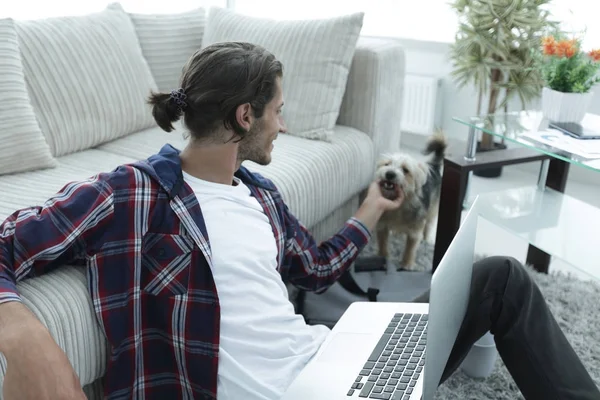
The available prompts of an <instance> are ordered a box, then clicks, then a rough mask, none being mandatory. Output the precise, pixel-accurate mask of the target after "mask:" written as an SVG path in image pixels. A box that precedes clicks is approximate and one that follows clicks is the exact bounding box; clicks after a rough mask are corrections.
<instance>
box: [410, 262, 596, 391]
mask: <svg viewBox="0 0 600 400" xmlns="http://www.w3.org/2000/svg"><path fill="white" fill-rule="evenodd" d="M428 298H429V294H428V293H425V294H424V295H423V296H420V297H419V298H417V299H416V300H415V301H416V302H427V301H428ZM487 331H490V332H491V333H492V334H493V335H494V340H495V342H496V347H497V349H498V353H499V354H500V357H502V360H503V361H504V364H505V365H506V367H507V369H508V371H509V372H510V374H511V375H512V377H513V379H514V380H515V383H516V384H517V386H518V387H519V389H520V390H521V393H522V394H523V396H524V397H525V398H526V399H528V400H530V399H536V400H537V399H543V400H552V399H557V400H558V399H560V400H563V399H573V400H575V399H577V400H588V399H589V400H592V399H594V400H598V399H600V391H599V390H598V387H597V386H596V385H595V384H594V381H593V380H592V378H591V377H590V375H589V373H588V372H587V371H586V369H585V367H584V366H583V364H582V363H581V361H580V360H579V358H578V357H577V354H575V352H574V351H573V348H572V347H571V345H570V344H569V342H568V341H567V338H566V337H565V335H564V334H563V332H562V331H561V329H560V327H559V326H558V324H557V322H556V320H555V319H554V316H553V315H552V313H551V312H550V310H549V309H548V306H547V305H546V302H545V300H544V298H543V297H542V294H541V292H540V290H539V288H538V287H537V285H536V284H535V283H534V282H533V280H532V279H531V278H530V276H529V275H528V273H527V271H525V269H524V267H523V266H522V265H521V264H520V263H519V262H518V261H517V260H515V259H512V258H508V257H490V258H486V259H483V260H481V261H479V262H477V263H475V266H474V269H473V280H472V283H471V297H470V299H469V305H468V307H467V313H466V315H465V319H464V321H463V324H462V326H461V328H460V331H459V333H458V337H457V339H456V342H455V344H454V348H453V349H452V352H451V353H450V358H449V360H448V363H447V364H446V369H445V370H444V373H443V375H442V380H441V382H444V381H445V380H446V379H448V377H449V376H450V375H452V373H453V372H454V371H455V370H456V369H457V368H458V367H459V366H460V364H461V363H462V361H463V360H464V358H465V357H466V356H467V353H468V352H469V350H470V348H471V346H472V345H473V344H474V343H475V342H476V341H477V340H478V339H479V338H480V337H482V336H483V335H484V334H485V333H486V332H487ZM591 345H598V344H597V343H593V344H591Z"/></svg>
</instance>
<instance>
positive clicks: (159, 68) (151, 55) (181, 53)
mask: <svg viewBox="0 0 600 400" xmlns="http://www.w3.org/2000/svg"><path fill="white" fill-rule="evenodd" d="M109 8H112V9H114V10H120V11H121V12H125V11H124V9H123V7H122V6H121V4H119V3H112V4H111V5H109ZM128 15H129V17H130V18H131V20H132V21H133V25H134V26H135V30H136V32H137V36H138V40H139V42H140V47H141V48H142V53H143V54H144V57H145V58H146V61H147V62H148V65H149V66H150V70H151V71H152V75H153V76H154V80H155V81H156V85H157V86H158V90H160V91H161V92H167V93H168V92H170V91H171V90H173V89H177V88H178V87H179V79H180V77H181V70H182V68H183V66H184V65H185V63H186V62H187V61H188V59H189V58H190V57H191V56H192V55H193V54H194V53H195V52H196V51H197V50H199V49H200V48H201V47H202V37H203V36H204V27H205V25H206V12H205V10H204V8H197V9H195V10H191V11H187V12H183V13H178V14H136V13H128Z"/></svg>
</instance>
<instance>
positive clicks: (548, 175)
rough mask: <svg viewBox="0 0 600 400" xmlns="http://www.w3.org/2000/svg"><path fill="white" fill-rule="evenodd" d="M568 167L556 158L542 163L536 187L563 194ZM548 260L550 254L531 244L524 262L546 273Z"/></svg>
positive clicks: (566, 163)
mask: <svg viewBox="0 0 600 400" xmlns="http://www.w3.org/2000/svg"><path fill="white" fill-rule="evenodd" d="M570 165H571V164H570V163H568V162H566V161H563V160H559V159H557V158H552V159H550V160H544V161H542V167H541V169H540V175H539V178H538V187H540V189H542V188H544V187H549V188H550V189H554V190H556V191H557V192H560V193H564V192H565V188H566V186H567V178H568V176H569V166H570ZM550 259H551V257H550V254H548V253H546V252H545V251H542V250H540V249H538V248H537V247H535V246H533V245H531V244H530V245H529V248H528V249H527V258H526V261H525V262H526V263H527V264H530V265H532V266H533V267H534V268H535V269H536V270H537V271H539V272H543V273H548V267H549V265H550Z"/></svg>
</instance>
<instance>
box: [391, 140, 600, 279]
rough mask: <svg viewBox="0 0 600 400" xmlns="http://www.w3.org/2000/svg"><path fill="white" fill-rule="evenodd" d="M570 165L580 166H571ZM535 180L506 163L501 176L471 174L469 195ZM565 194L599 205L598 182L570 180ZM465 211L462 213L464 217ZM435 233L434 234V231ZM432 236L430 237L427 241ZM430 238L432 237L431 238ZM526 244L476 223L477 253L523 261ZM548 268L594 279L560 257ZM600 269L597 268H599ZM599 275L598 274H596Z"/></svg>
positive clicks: (535, 176) (530, 175)
mask: <svg viewBox="0 0 600 400" xmlns="http://www.w3.org/2000/svg"><path fill="white" fill-rule="evenodd" d="M403 151H407V152H409V153H411V154H413V155H414V156H415V157H418V158H420V159H422V158H423V155H421V154H420V153H419V151H417V150H411V149H410V148H408V149H407V148H403ZM571 168H579V167H576V166H571ZM536 183H537V174H535V173H532V172H528V171H523V170H522V169H519V167H518V166H509V167H505V168H504V169H503V173H502V176H501V177H499V178H480V177H477V176H474V177H472V179H471V180H470V187H469V195H468V196H469V198H470V199H473V198H474V197H475V196H476V195H477V194H480V193H485V192H491V191H498V190H503V189H508V188H515V187H520V186H528V185H535V184H536ZM565 193H566V194H568V195H570V196H572V197H575V198H577V199H579V200H581V201H584V202H586V203H588V204H590V205H593V206H595V207H598V208H600V185H593V184H592V183H584V182H580V181H576V180H569V181H568V182H567V188H566V190H565ZM465 214H466V211H465V212H463V217H464V215H465ZM434 234H435V233H434ZM431 239H433V238H430V240H431ZM432 241H433V240H432ZM527 247H528V243H527V242H525V241H524V240H522V239H520V238H518V237H515V236H514V235H511V234H510V233H508V232H506V231H504V230H502V229H501V228H498V227H496V226H494V225H492V224H491V223H483V224H480V225H479V228H478V236H477V244H476V252H477V253H479V254H486V255H507V256H512V257H515V258H517V259H519V260H524V259H525V256H526V254H527ZM550 269H551V271H558V270H561V271H565V272H570V273H573V274H575V275H577V276H578V277H579V278H581V279H593V278H592V277H591V276H590V275H588V274H584V273H581V272H580V271H578V270H577V269H576V268H574V267H573V266H571V265H568V264H566V263H564V262H563V261H561V260H552V262H551V264H550ZM599 269H600V267H599ZM595 275H596V277H600V274H595Z"/></svg>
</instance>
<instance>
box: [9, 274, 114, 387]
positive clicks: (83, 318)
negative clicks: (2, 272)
mask: <svg viewBox="0 0 600 400" xmlns="http://www.w3.org/2000/svg"><path fill="white" fill-rule="evenodd" d="M17 289H18V291H19V294H20V295H21V298H22V299H23V304H24V305H25V306H27V307H28V308H29V309H30V310H31V311H32V312H33V314H34V315H35V316H36V317H37V318H38V319H39V320H40V321H41V322H42V323H43V324H44V325H45V326H46V327H47V328H48V331H49V332H50V335H51V336H52V337H53V338H54V340H55V341H56V343H57V344H58V345H59V346H60V348H62V349H63V351H64V352H65V354H66V355H67V358H68V359H69V361H70V362H71V365H72V366H73V369H74V370H75V373H76V374H77V376H79V380H80V382H81V385H82V386H85V385H88V384H90V383H92V382H94V381H96V380H97V379H98V378H100V377H102V376H103V375H104V373H105V370H106V360H107V351H108V348H107V341H106V337H105V336H104V334H103V332H102V330H101V329H100V326H99V325H98V321H97V319H96V315H95V313H94V308H93V305H92V299H91V297H90V294H89V292H88V289H87V283H86V275H85V269H84V268H82V267H71V266H66V267H61V268H59V269H57V270H55V271H53V272H50V273H48V274H44V275H42V276H39V277H36V278H31V279H25V280H23V281H21V282H19V283H18V284H17ZM49 367H50V366H49ZM5 373H6V360H5V359H4V357H0V398H2V396H1V393H2V381H3V380H4V374H5Z"/></svg>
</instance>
